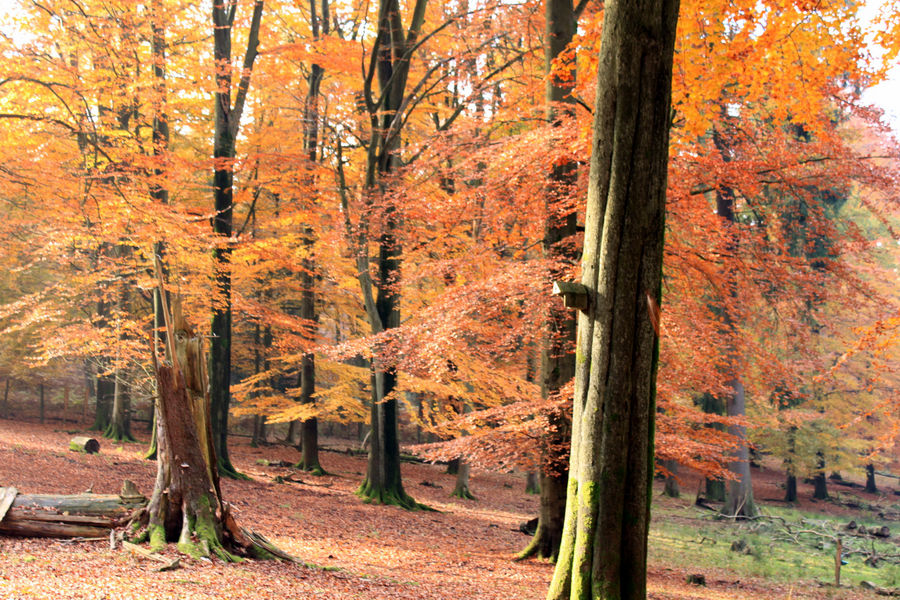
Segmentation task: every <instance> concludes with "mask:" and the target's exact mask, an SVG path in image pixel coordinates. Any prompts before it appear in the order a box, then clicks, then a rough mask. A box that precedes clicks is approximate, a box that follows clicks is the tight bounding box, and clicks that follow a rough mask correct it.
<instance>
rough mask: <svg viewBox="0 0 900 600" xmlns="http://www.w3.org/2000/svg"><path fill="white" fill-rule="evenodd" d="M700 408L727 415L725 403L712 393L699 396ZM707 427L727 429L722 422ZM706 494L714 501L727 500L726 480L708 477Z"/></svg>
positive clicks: (708, 498) (713, 413)
mask: <svg viewBox="0 0 900 600" xmlns="http://www.w3.org/2000/svg"><path fill="white" fill-rule="evenodd" d="M699 403H700V408H701V410H702V411H703V412H705V413H707V414H711V415H725V404H724V403H723V402H722V401H721V400H720V399H719V398H716V397H715V396H713V395H712V394H709V393H705V394H702V395H701V396H700V398H699ZM706 427H711V428H713V429H717V430H719V431H725V426H724V425H723V424H722V423H709V424H707V425H706ZM704 485H705V495H706V498H707V500H711V501H713V502H725V480H724V479H720V478H712V477H707V478H706V480H705V483H704Z"/></svg>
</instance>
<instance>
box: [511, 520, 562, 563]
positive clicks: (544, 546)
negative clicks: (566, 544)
mask: <svg viewBox="0 0 900 600" xmlns="http://www.w3.org/2000/svg"><path fill="white" fill-rule="evenodd" d="M544 538H545V536H544V534H543V529H542V528H541V526H540V525H538V530H537V531H536V532H535V534H534V537H532V538H531V542H529V543H528V546H526V547H525V549H524V550H522V551H521V552H519V553H518V554H516V556H515V558H514V559H513V560H516V561H520V560H527V559H529V558H536V559H538V560H545V561H547V562H549V563H551V564H556V559H557V558H558V557H559V544H558V543H557V544H556V547H555V548H553V549H552V550H548V548H552V546H553V544H551V543H549V540H545V539H544Z"/></svg>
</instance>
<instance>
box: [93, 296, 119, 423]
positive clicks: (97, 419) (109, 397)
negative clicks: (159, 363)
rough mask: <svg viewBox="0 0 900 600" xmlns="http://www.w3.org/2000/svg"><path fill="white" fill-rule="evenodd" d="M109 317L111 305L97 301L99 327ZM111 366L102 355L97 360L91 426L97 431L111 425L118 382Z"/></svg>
mask: <svg viewBox="0 0 900 600" xmlns="http://www.w3.org/2000/svg"><path fill="white" fill-rule="evenodd" d="M108 318H109V306H108V305H107V303H106V302H104V301H103V300H102V299H101V300H99V301H98V302H97V320H98V327H105V326H106V322H107V320H108ZM109 368H110V364H109V360H108V359H106V358H103V357H100V358H99V359H98V361H97V377H96V383H95V386H94V392H95V402H94V410H95V413H94V426H93V427H92V428H91V429H94V430H96V431H106V428H107V427H109V422H110V415H111V413H112V403H113V397H114V396H115V388H116V383H115V380H114V379H113V376H112V375H111V374H110V373H109V372H108V371H109Z"/></svg>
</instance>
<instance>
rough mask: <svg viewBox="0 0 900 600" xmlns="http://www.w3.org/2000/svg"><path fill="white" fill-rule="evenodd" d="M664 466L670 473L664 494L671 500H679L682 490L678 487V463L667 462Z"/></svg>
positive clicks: (667, 476) (673, 461)
mask: <svg viewBox="0 0 900 600" xmlns="http://www.w3.org/2000/svg"><path fill="white" fill-rule="evenodd" d="M663 466H664V467H665V468H666V471H668V474H667V475H666V484H665V487H664V488H663V494H665V495H666V496H668V497H669V498H678V497H680V496H681V488H680V487H679V485H678V461H675V460H667V461H665V462H664V463H663Z"/></svg>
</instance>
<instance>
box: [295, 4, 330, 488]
mask: <svg viewBox="0 0 900 600" xmlns="http://www.w3.org/2000/svg"><path fill="white" fill-rule="evenodd" d="M309 10H310V19H311V22H312V34H313V39H314V40H318V39H319V35H320V34H323V35H328V30H329V26H330V24H329V22H328V19H329V8H328V0H322V14H321V15H319V14H318V13H317V11H316V0H310V2H309ZM320 25H321V29H320ZM323 75H324V70H323V69H322V67H321V66H320V65H318V64H316V63H313V65H312V67H311V68H310V73H309V78H308V84H309V88H308V90H307V95H306V106H305V109H304V113H305V114H304V119H303V128H304V132H303V137H304V142H303V143H304V146H305V148H306V156H307V159H308V160H309V163H310V168H312V167H313V166H314V165H315V164H316V162H317V161H318V154H319V85H320V83H321V82H322V76H323ZM310 183H311V184H314V181H310ZM303 244H304V246H305V247H306V255H305V256H304V258H303V260H302V261H301V265H300V268H301V269H302V273H301V275H300V285H301V288H302V292H301V296H300V318H301V319H303V322H304V327H305V328H306V336H305V338H306V342H307V343H308V344H309V345H310V346H311V347H312V346H314V345H315V344H316V342H317V341H318V340H317V337H318V336H317V334H318V320H319V317H318V314H317V313H316V281H317V279H316V258H315V237H314V234H313V229H312V227H308V226H307V227H304V231H303ZM315 393H316V356H315V353H314V352H313V351H309V352H307V353H306V354H304V355H303V358H301V359H300V402H301V403H303V404H306V405H308V406H314V405H315V402H316V399H315ZM301 436H302V437H301V441H300V453H301V457H300V463H299V464H298V467H300V468H301V469H303V470H304V471H309V472H311V473H314V474H316V475H323V474H324V473H325V470H324V469H322V466H321V465H320V464H319V420H318V419H317V418H316V417H315V416H313V417H310V418H308V419H305V420H304V421H303V424H302V431H301Z"/></svg>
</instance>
